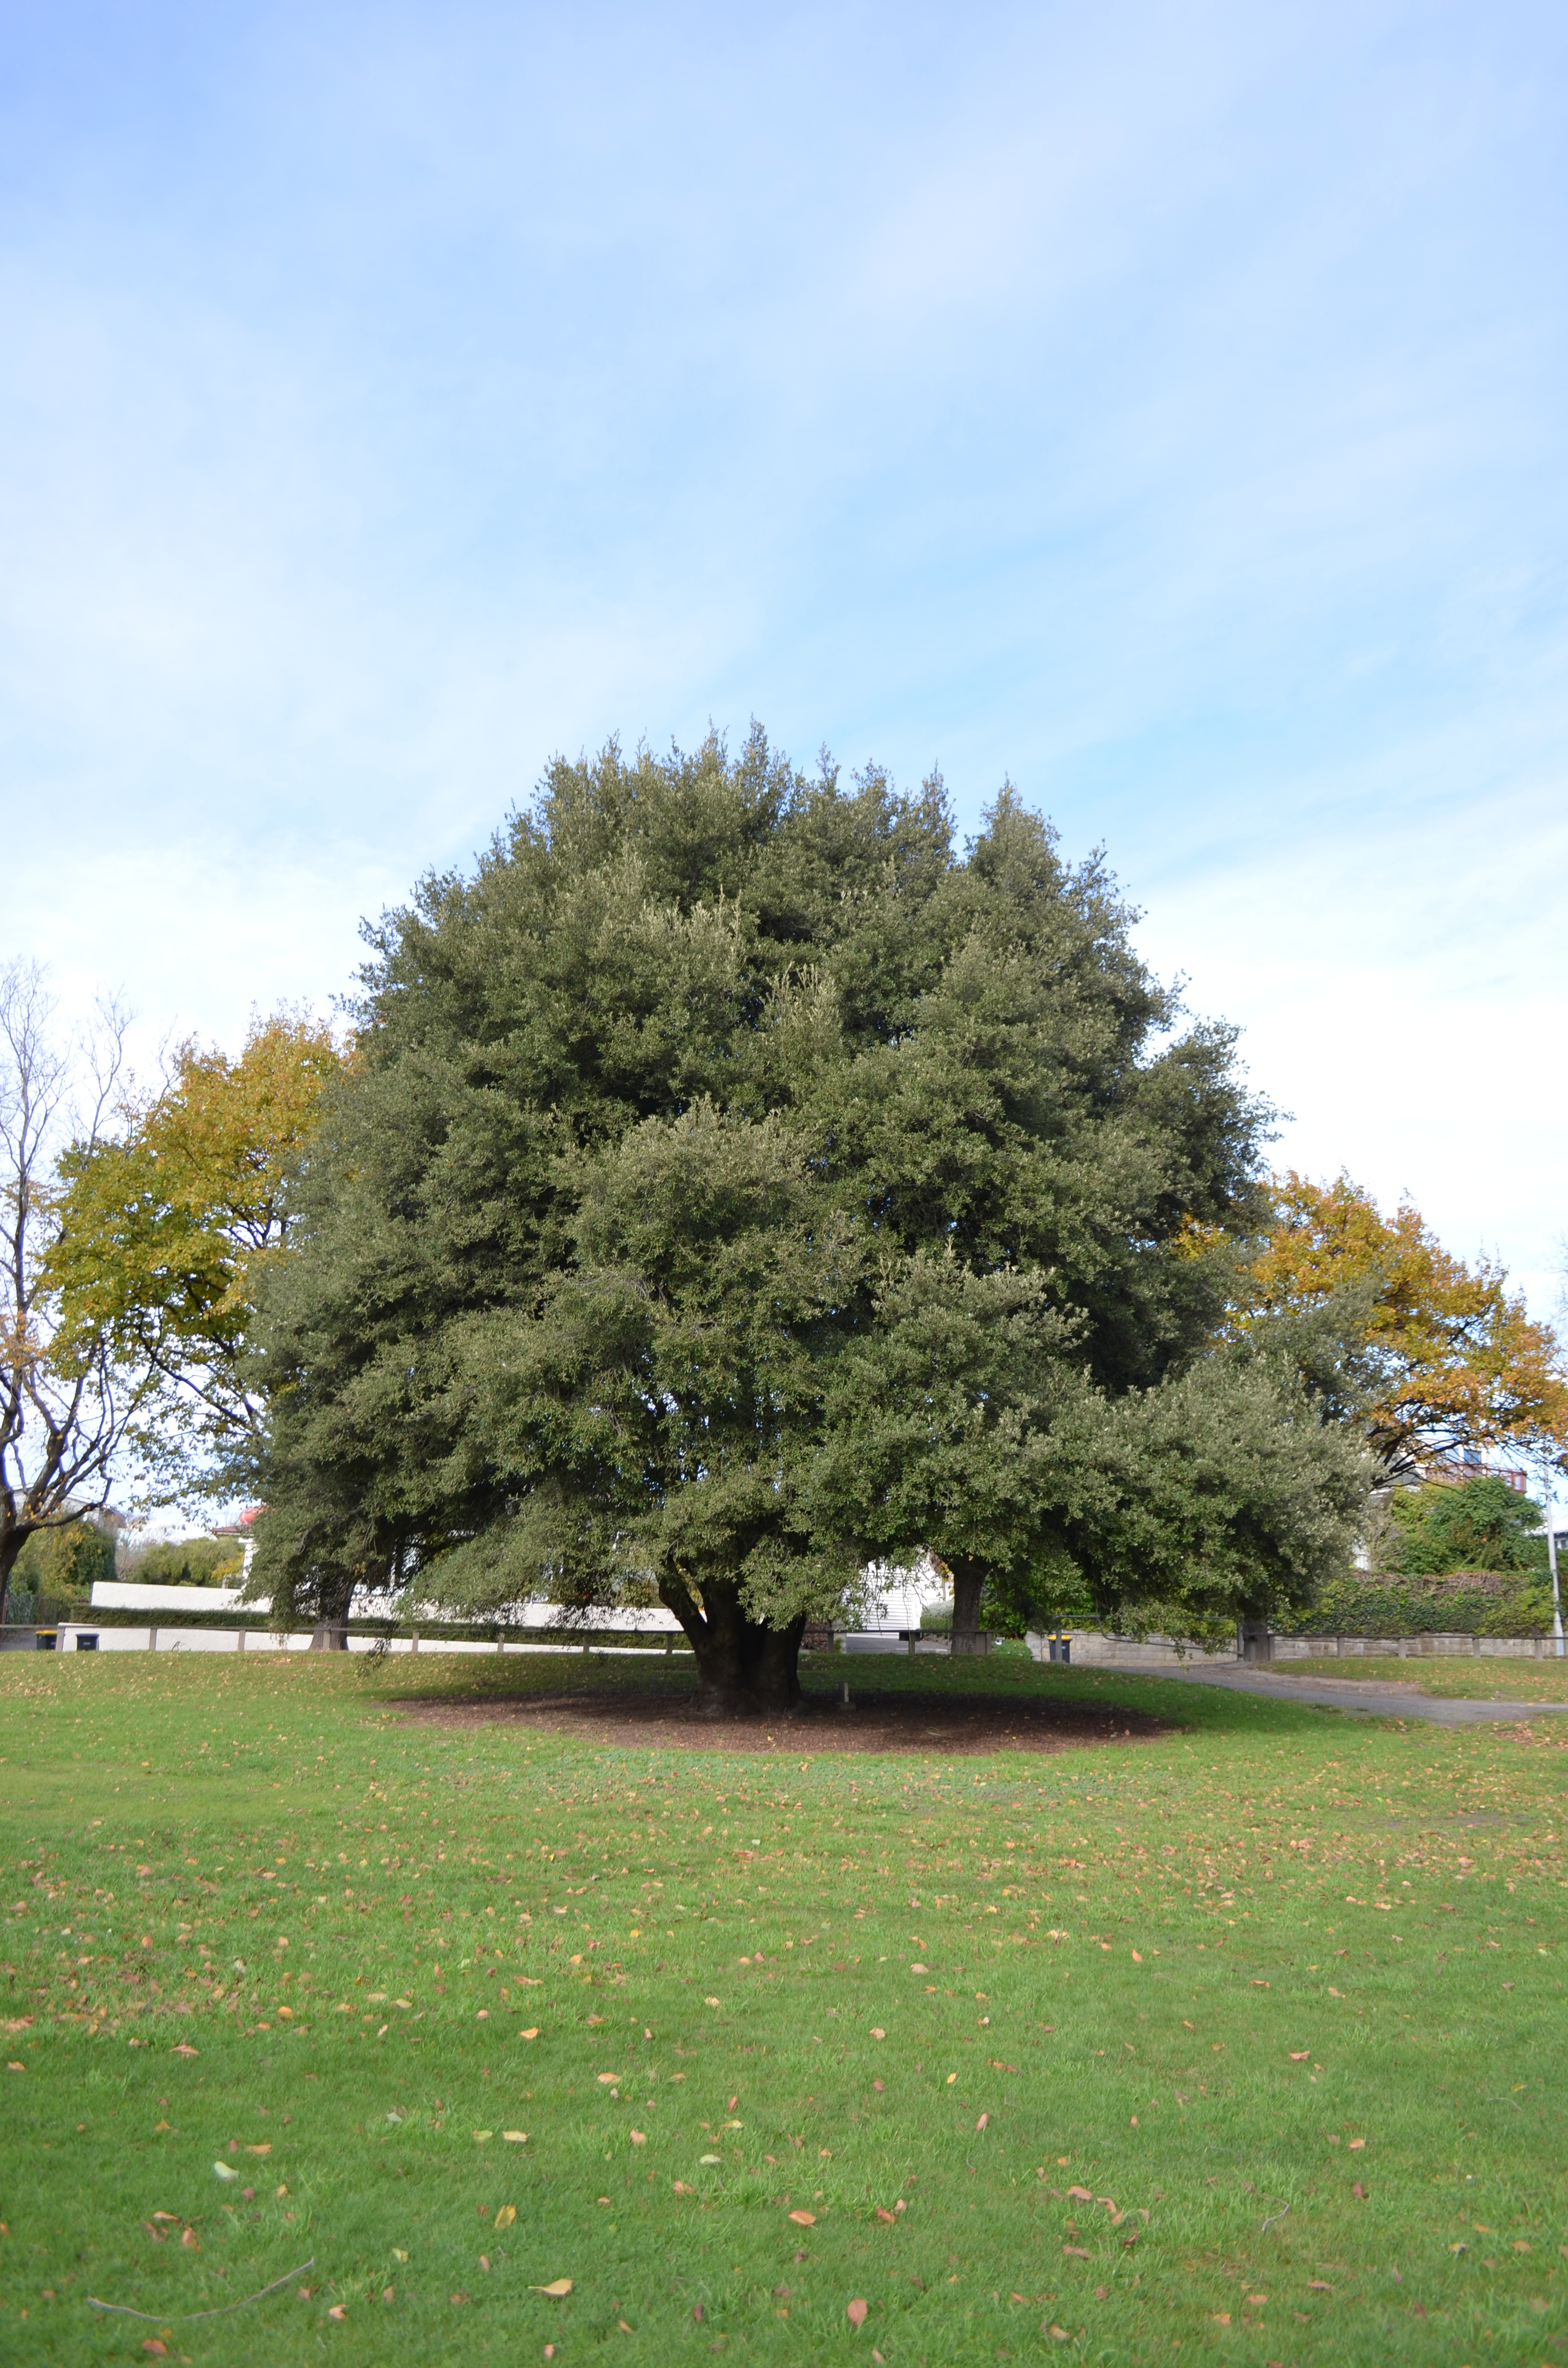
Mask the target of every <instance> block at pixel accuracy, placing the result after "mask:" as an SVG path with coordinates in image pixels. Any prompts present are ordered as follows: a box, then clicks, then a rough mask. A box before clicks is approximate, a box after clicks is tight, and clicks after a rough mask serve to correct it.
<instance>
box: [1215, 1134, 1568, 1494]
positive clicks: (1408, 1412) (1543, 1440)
mask: <svg viewBox="0 0 1568 2368" xmlns="http://www.w3.org/2000/svg"><path fill="white" fill-rule="evenodd" d="M1267 1194H1268V1203H1269V1222H1268V1224H1267V1228H1266V1230H1265V1232H1264V1233H1263V1235H1262V1236H1261V1237H1260V1239H1259V1240H1258V1242H1257V1243H1256V1247H1254V1248H1253V1249H1252V1251H1251V1253H1250V1254H1249V1255H1247V1256H1246V1257H1244V1259H1243V1261H1242V1264H1241V1266H1240V1269H1239V1290H1238V1294H1237V1306H1236V1317H1235V1320H1236V1322H1237V1324H1238V1325H1239V1326H1243V1327H1244V1326H1247V1325H1249V1324H1255V1323H1256V1322H1258V1321H1260V1320H1262V1319H1264V1318H1266V1317H1267V1316H1269V1315H1274V1314H1278V1313H1281V1312H1284V1311H1296V1312H1306V1311H1310V1310H1312V1309H1313V1308H1315V1307H1321V1306H1322V1305H1323V1304H1324V1303H1325V1302H1327V1301H1328V1300H1329V1299H1331V1298H1332V1297H1333V1296H1334V1295H1335V1293H1336V1292H1343V1291H1345V1290H1346V1288H1347V1287H1353V1288H1355V1289H1356V1290H1358V1292H1360V1294H1361V1296H1362V1298H1363V1302H1364V1304H1365V1308H1366V1314H1365V1316H1364V1318H1363V1321H1364V1326H1365V1336H1366V1346H1367V1349H1368V1351H1369V1356H1370V1359H1371V1360H1372V1364H1373V1368H1374V1371H1375V1373H1376V1375H1377V1385H1376V1395H1375V1398H1374V1402H1373V1404H1372V1406H1371V1408H1370V1411H1369V1426H1370V1433H1371V1443H1372V1445H1373V1447H1374V1449H1375V1450H1376V1452H1378V1454H1379V1455H1381V1457H1382V1458H1383V1460H1384V1462H1385V1463H1388V1464H1390V1465H1391V1466H1392V1467H1394V1468H1396V1469H1398V1468H1408V1467H1409V1466H1411V1465H1413V1464H1415V1463H1421V1462H1425V1461H1437V1462H1440V1461H1441V1460H1443V1459H1444V1458H1445V1457H1449V1456H1453V1455H1455V1454H1457V1453H1459V1452H1460V1451H1462V1450H1464V1449H1467V1448H1470V1449H1487V1448H1494V1449H1495V1448H1508V1449H1511V1450H1513V1451H1515V1452H1523V1451H1525V1450H1526V1449H1528V1448H1531V1447H1534V1448H1537V1449H1539V1448H1540V1446H1541V1445H1543V1444H1548V1443H1550V1444H1551V1446H1554V1447H1555V1449H1556V1450H1557V1451H1558V1452H1559V1453H1561V1452H1562V1450H1563V1449H1564V1447H1565V1446H1568V1372H1565V1370H1564V1361H1563V1351H1562V1344H1561V1343H1560V1342H1559V1340H1558V1338H1557V1336H1556V1334H1555V1333H1554V1332H1553V1330H1552V1328H1551V1326H1550V1325H1549V1324H1541V1323H1537V1322H1535V1321H1534V1320H1532V1318H1531V1317H1530V1316H1529V1315H1528V1314H1527V1312H1526V1309H1525V1304H1524V1301H1523V1299H1522V1297H1521V1296H1520V1295H1519V1294H1518V1293H1517V1292H1510V1291H1509V1290H1508V1288H1507V1281H1508V1278H1507V1270H1506V1268H1505V1267H1503V1266H1501V1265H1499V1264H1498V1263H1497V1262H1496V1261H1495V1260H1494V1259H1491V1258H1480V1259H1478V1260H1477V1262H1476V1264H1475V1266H1474V1267H1473V1268H1472V1267H1470V1266H1467V1265H1466V1263H1465V1261H1464V1260H1463V1259H1462V1258H1456V1257H1454V1255H1453V1254H1452V1252H1451V1251H1449V1250H1446V1249H1445V1248H1444V1247H1443V1246H1442V1244H1441V1243H1440V1242H1439V1241H1438V1239H1437V1235H1436V1234H1434V1232H1433V1231H1432V1228H1431V1227H1430V1226H1429V1225H1428V1224H1426V1220H1425V1219H1424V1218H1423V1216H1422V1214H1421V1212H1420V1211H1419V1209H1417V1208H1416V1206H1415V1202H1414V1201H1411V1200H1409V1199H1408V1198H1406V1199H1403V1200H1402V1201H1400V1203H1399V1205H1398V1207H1397V1208H1396V1209H1395V1210H1394V1212H1393V1213H1392V1216H1384V1215H1383V1213H1382V1212H1381V1210H1380V1208H1379V1206H1378V1203H1377V1201H1376V1200H1375V1199H1374V1198H1373V1196H1372V1194H1371V1193H1370V1192H1369V1191H1367V1190H1364V1189H1363V1187H1362V1186H1360V1185H1358V1184H1357V1183H1354V1182H1353V1181H1352V1180H1351V1178H1349V1177H1348V1176H1346V1174H1345V1173H1344V1172H1343V1170H1342V1171H1341V1173H1340V1174H1339V1175H1338V1176H1337V1177H1335V1178H1334V1180H1333V1181H1332V1182H1331V1183H1327V1184H1318V1183H1314V1182H1313V1181H1312V1178H1309V1177H1305V1176H1301V1175H1300V1174H1298V1173H1297V1171H1296V1170H1295V1169H1294V1168H1288V1169H1287V1170H1286V1171H1285V1173H1284V1174H1283V1175H1280V1176H1275V1177H1273V1178H1270V1179H1269V1182H1268V1185H1267Z"/></svg>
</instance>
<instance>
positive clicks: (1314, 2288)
mask: <svg viewBox="0 0 1568 2368" xmlns="http://www.w3.org/2000/svg"><path fill="white" fill-rule="evenodd" d="M1307 2292H1308V2293H1309V2294H1332V2293H1333V2292H1334V2288H1333V2287H1332V2286H1331V2285H1330V2284H1329V2283H1328V2280H1327V2279H1326V2278H1309V2279H1308V2280H1307Z"/></svg>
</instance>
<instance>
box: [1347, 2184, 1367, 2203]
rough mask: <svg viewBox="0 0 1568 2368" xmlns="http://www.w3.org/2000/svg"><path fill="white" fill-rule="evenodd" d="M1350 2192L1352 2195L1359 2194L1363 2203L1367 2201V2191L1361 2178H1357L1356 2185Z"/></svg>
mask: <svg viewBox="0 0 1568 2368" xmlns="http://www.w3.org/2000/svg"><path fill="white" fill-rule="evenodd" d="M1350 2192H1351V2194H1352V2195H1356V2196H1358V2197H1359V2198H1360V2200H1361V2202H1362V2203H1365V2202H1366V2201H1367V2191H1366V2189H1365V2188H1364V2187H1363V2186H1362V2184H1361V2182H1360V2180H1357V2181H1356V2182H1355V2184H1354V2186H1353V2187H1352V2188H1351V2190H1350Z"/></svg>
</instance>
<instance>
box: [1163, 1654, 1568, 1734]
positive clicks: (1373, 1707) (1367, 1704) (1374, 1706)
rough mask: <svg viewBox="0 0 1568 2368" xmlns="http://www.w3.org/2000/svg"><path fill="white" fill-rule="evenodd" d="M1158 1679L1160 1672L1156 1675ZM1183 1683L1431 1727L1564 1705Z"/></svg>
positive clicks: (1187, 1675) (1265, 1683)
mask: <svg viewBox="0 0 1568 2368" xmlns="http://www.w3.org/2000/svg"><path fill="white" fill-rule="evenodd" d="M1161 1674H1162V1675H1165V1674H1166V1673H1165V1672H1164V1671H1162V1672H1161ZM1168 1674H1169V1675H1170V1676H1172V1677H1176V1678H1179V1679H1182V1680H1183V1681H1184V1682H1185V1683H1186V1684H1187V1685H1195V1686H1224V1687H1225V1688H1227V1689H1228V1691H1230V1692H1232V1693H1237V1694H1265V1695H1267V1697H1268V1698H1269V1699H1270V1700H1271V1701H1273V1702H1313V1703H1316V1704H1318V1705H1319V1706H1320V1707H1321V1708H1323V1709H1324V1710H1358V1711H1364V1712H1366V1713H1368V1714H1369V1716H1370V1717H1373V1718H1427V1719H1430V1720H1431V1721H1432V1722H1433V1724H1434V1725H1437V1726H1475V1725H1479V1724H1480V1723H1481V1722H1482V1721H1483V1720H1486V1719H1508V1720H1514V1719H1521V1718H1551V1717H1552V1716H1554V1715H1556V1714H1557V1713H1561V1712H1562V1711H1568V1702H1467V1701H1465V1700H1463V1699H1462V1698H1460V1697H1457V1696H1454V1695H1446V1694H1424V1693H1420V1692H1418V1691H1416V1689H1415V1686H1402V1685H1387V1684H1384V1683H1381V1682H1380V1681H1379V1680H1378V1679H1375V1678H1285V1677H1273V1676H1269V1675H1267V1673H1266V1672H1265V1671H1263V1670H1262V1669H1245V1670H1244V1669H1240V1668H1236V1669H1179V1670H1178V1669H1173V1670H1171V1671H1170V1672H1169V1673H1168Z"/></svg>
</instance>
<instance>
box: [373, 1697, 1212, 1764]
mask: <svg viewBox="0 0 1568 2368" xmlns="http://www.w3.org/2000/svg"><path fill="white" fill-rule="evenodd" d="M401 1707H402V1709H403V1713H404V1714H405V1715H406V1716H408V1717H410V1718H415V1719H419V1720H422V1721H426V1722H428V1723H429V1724H430V1725H434V1726H513V1727H527V1728H528V1729H529V1730H530V1731H532V1732H537V1733H540V1734H544V1735H570V1736H578V1737H581V1738H582V1739H583V1740H585V1741H586V1742H591V1743H601V1744H603V1743H609V1744H621V1745H624V1746H626V1747H627V1748H631V1749H642V1750H646V1749H655V1750H677V1751H678V1750H683V1749H684V1750H695V1751H784V1752H788V1751H796V1752H798V1751H809V1752H812V1753H813V1754H814V1753H817V1752H822V1751H925V1752H932V1753H935V1754H936V1755H937V1757H939V1758H941V1757H951V1756H952V1755H953V1754H954V1753H958V1752H990V1751H1076V1750H1080V1749H1082V1748H1084V1746H1085V1745H1087V1744H1096V1743H1130V1742H1134V1741H1136V1742H1140V1743H1142V1742H1148V1741H1150V1740H1151V1739H1152V1738H1153V1737H1155V1736H1165V1735H1170V1734H1172V1733H1174V1732H1175V1730H1174V1729H1173V1728H1172V1727H1171V1726H1169V1725H1167V1724H1166V1723H1165V1721H1164V1720H1161V1719H1156V1718H1150V1717H1147V1716H1146V1715H1145V1714H1144V1713H1142V1711H1135V1710H1120V1709H1118V1708H1117V1707H1116V1706H1115V1705H1114V1704H1113V1703H1104V1704H1101V1703H1098V1702H1051V1701H1049V1700H1046V1701H1021V1702H1017V1701H1015V1702H1009V1701H1007V1700H1006V1698H1005V1697H999V1696H993V1697H986V1696H984V1695H978V1696H974V1697H966V1698H964V1699H961V1700H955V1698H954V1697H953V1696H952V1695H951V1694H926V1695H923V1694H899V1695H898V1696H896V1697H890V1696H886V1695H884V1696H882V1697H881V1699H877V1698H875V1697H871V1698H868V1699H867V1700H866V1701H864V1702H857V1701H856V1700H855V1699H854V1693H853V1689H851V1699H850V1704H849V1707H848V1708H847V1709H846V1708H845V1707H844V1706H843V1705H842V1704H841V1703H840V1702H839V1701H838V1699H837V1696H836V1694H834V1695H824V1694H817V1695H812V1694H808V1695H807V1696H806V1697H805V1699H804V1700H803V1701H802V1702H801V1703H800V1704H799V1706H798V1707H797V1708H796V1709H794V1710H793V1711H789V1712H785V1713H779V1714H777V1715H774V1716H771V1717H767V1718H760V1717H759V1718H744V1719H740V1718H736V1719H714V1718H709V1717H705V1716H704V1715H703V1714H702V1713H700V1712H699V1710H698V1709H697V1707H696V1705H695V1703H694V1702H681V1701H679V1700H676V1701H673V1702H672V1701H671V1699H670V1697H669V1695H668V1694H667V1693H660V1692H655V1691H653V1690H652V1689H649V1690H648V1691H645V1692H644V1691H635V1690H631V1689H629V1690H628V1691H626V1692H624V1693H618V1694H615V1695H608V1694H592V1693H577V1694H549V1695H544V1696H540V1695H537V1694H536V1695H532V1696H530V1697H528V1698H527V1699H524V1698H522V1697H519V1696H513V1697H510V1698H508V1697H506V1696H505V1695H503V1696H501V1697H499V1698H490V1699H484V1698H480V1699H476V1700H472V1701H469V1702H453V1701H451V1700H450V1699H443V1700H428V1701H419V1700H417V1699H415V1700H413V1701H409V1700H407V1699H405V1700H404V1702H403V1704H402V1705H401Z"/></svg>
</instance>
